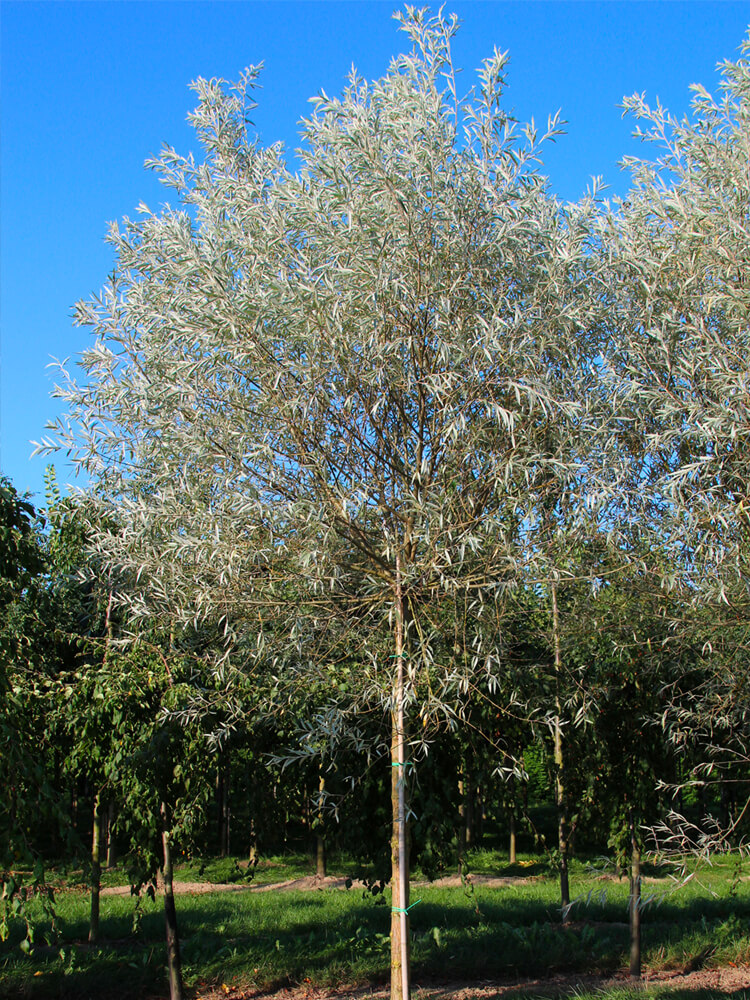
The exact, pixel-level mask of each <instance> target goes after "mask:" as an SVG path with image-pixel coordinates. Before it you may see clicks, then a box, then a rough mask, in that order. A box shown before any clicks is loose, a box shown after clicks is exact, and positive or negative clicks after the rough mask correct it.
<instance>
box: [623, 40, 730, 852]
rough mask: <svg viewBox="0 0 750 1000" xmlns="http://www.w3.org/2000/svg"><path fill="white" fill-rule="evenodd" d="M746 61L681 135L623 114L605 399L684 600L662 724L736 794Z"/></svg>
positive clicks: (704, 770)
mask: <svg viewBox="0 0 750 1000" xmlns="http://www.w3.org/2000/svg"><path fill="white" fill-rule="evenodd" d="M742 52H743V55H742V57H741V58H740V59H738V60H736V61H727V62H724V63H722V64H721V65H720V67H719V69H720V71H721V82H720V90H719V93H718V94H717V95H715V96H714V95H711V94H710V93H709V92H708V91H707V90H706V89H705V87H703V86H701V85H695V86H694V87H693V91H694V98H693V103H692V111H691V113H690V114H689V115H687V116H685V117H684V118H682V119H677V118H675V117H674V116H673V115H670V114H669V112H668V111H667V110H666V109H665V108H663V107H662V106H661V105H659V104H657V105H656V106H649V105H648V104H647V103H646V101H645V98H644V97H643V96H641V95H634V96H633V97H630V98H628V99H627V100H626V101H625V104H624V106H625V108H626V110H627V111H628V112H629V113H630V114H631V115H633V116H634V117H635V119H636V120H637V122H638V132H639V133H640V135H641V138H642V139H643V140H644V142H648V143H650V144H652V145H653V147H654V148H655V155H654V156H653V157H652V158H649V157H648V156H647V152H644V154H643V156H642V157H637V158H636V157H634V158H630V160H629V161H628V163H629V166H630V168H631V170H632V172H633V188H632V190H631V192H630V194H629V195H628V198H627V200H626V201H624V202H623V203H622V204H621V205H620V206H619V207H618V210H617V212H616V213H613V214H612V216H611V217H610V219H609V223H608V230H607V233H606V240H607V242H608V246H609V256H610V261H611V264H612V268H611V278H610V280H609V282H608V284H609V287H610V289H611V295H612V298H611V303H612V305H611V313H612V318H613V323H614V324H615V325H616V326H617V327H618V328H619V331H620V334H619V349H618V350H617V351H616V352H614V353H613V354H612V358H611V360H612V365H613V367H612V371H611V374H612V379H611V382H610V385H611V389H610V393H611V396H612V398H613V400H614V399H617V401H618V402H617V407H619V408H620V412H621V414H622V415H623V416H624V417H625V419H624V420H623V421H622V424H621V427H622V430H623V431H624V433H625V434H626V435H627V436H628V437H631V438H635V439H637V440H638V441H639V442H640V449H641V452H642V454H643V455H644V456H645V458H646V461H645V465H644V478H643V483H644V487H645V485H646V482H647V481H649V483H650V486H649V489H648V490H646V489H645V488H644V499H647V500H648V502H649V503H650V510H649V511H647V512H645V516H644V520H649V521H650V522H651V523H652V524H653V525H655V527H656V530H655V536H656V541H655V543H652V547H651V555H650V561H651V562H652V563H653V566H652V571H653V574H654V576H655V577H656V578H657V580H658V581H659V583H661V585H662V587H664V588H671V589H674V591H675V594H676V595H679V596H680V598H681V603H680V602H679V601H675V607H676V608H678V609H679V614H675V616H674V621H673V622H672V629H671V638H670V642H671V644H672V647H673V649H674V650H676V651H677V653H678V654H682V657H683V658H684V659H685V661H686V662H687V664H688V665H689V664H690V663H691V662H692V664H693V667H692V669H693V674H692V676H690V677H689V678H688V679H687V680H686V679H685V677H684V669H683V672H682V674H681V673H678V675H677V676H676V677H674V678H672V681H671V687H670V690H673V691H674V697H673V699H672V704H671V711H670V712H668V713H666V714H665V716H664V718H665V721H666V722H668V723H669V724H670V727H671V733H672V736H673V738H674V740H675V742H676V744H677V745H678V746H679V747H688V746H689V747H696V748H700V753H701V754H702V757H701V758H700V759H699V762H698V766H697V767H696V768H695V770H694V771H693V772H692V773H691V774H690V776H689V777H690V779H691V781H692V782H695V783H697V784H699V785H704V786H705V785H710V784H711V783H714V782H722V781H724V780H726V779H729V780H730V786H729V787H732V788H733V789H735V790H737V791H739V790H741V789H742V788H743V787H744V788H746V784H745V780H744V779H745V776H746V767H747V762H748V760H750V747H749V746H748V743H747V713H748V710H749V708H750V706H749V705H748V697H747V690H748V687H747V682H748V673H747V654H746V650H747V642H748V634H749V633H748V627H749V625H750V602H748V580H749V579H750V504H749V500H748V483H749V482H750V446H749V442H750V369H749V368H748V357H750V285H749V284H748V273H749V269H750V239H749V238H748V232H749V229H748V227H749V226H750V64H749V63H748V60H747V55H748V52H750V38H749V39H746V41H745V43H744V45H743V49H742ZM654 515H655V516H654ZM659 549H660V550H661V551H662V552H663V553H667V552H668V553H669V558H668V559H667V560H664V561H663V562H662V564H661V565H658V564H657V562H656V559H655V557H654V553H655V552H657V551H658V550H659ZM647 561H648V560H647ZM691 652H692V658H691V657H690V655H689V654H690V653H691ZM696 663H697V666H696ZM699 668H700V669H699ZM733 794H734V793H733ZM743 799H744V802H745V805H744V807H742V808H741V809H740V811H739V815H742V813H744V812H745V810H746V809H747V808H748V799H747V795H746V794H744V795H743ZM730 826H731V821H730ZM703 832H704V833H705V831H703ZM710 840H711V838H704V844H706V843H708V842H709V841H710ZM682 846H684V844H683V845H682ZM712 846H714V847H715V846H716V843H715V841H714V843H713V845H712Z"/></svg>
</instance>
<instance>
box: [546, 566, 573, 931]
mask: <svg viewBox="0 0 750 1000" xmlns="http://www.w3.org/2000/svg"><path fill="white" fill-rule="evenodd" d="M550 589H551V595H552V640H553V645H554V654H555V710H556V712H557V715H556V717H555V730H554V740H555V803H556V805H557V849H558V852H559V855H560V910H561V914H562V922H563V923H564V924H565V923H567V922H568V920H569V917H570V879H569V876H568V851H569V843H568V793H567V789H566V787H565V770H564V764H565V759H564V756H563V743H562V727H561V725H560V716H561V713H562V707H561V704H560V680H561V674H562V652H561V649H560V615H559V611H558V607H557V584H555V583H553V584H552V585H551V588H550Z"/></svg>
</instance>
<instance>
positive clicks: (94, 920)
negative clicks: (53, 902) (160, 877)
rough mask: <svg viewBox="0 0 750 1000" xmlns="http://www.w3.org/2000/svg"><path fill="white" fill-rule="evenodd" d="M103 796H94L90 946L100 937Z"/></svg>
mask: <svg viewBox="0 0 750 1000" xmlns="http://www.w3.org/2000/svg"><path fill="white" fill-rule="evenodd" d="M100 806H101V796H100V794H99V792H97V793H96V795H95V796H94V817H93V825H92V831H91V916H90V918H89V944H95V942H96V940H97V938H98V937H99V892H100V889H101V877H102V865H101V858H100V849H101V839H102V817H101V810H100Z"/></svg>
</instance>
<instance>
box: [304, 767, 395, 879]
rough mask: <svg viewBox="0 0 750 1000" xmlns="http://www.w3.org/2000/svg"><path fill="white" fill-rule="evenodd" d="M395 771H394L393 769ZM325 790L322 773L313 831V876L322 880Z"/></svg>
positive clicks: (324, 860)
mask: <svg viewBox="0 0 750 1000" xmlns="http://www.w3.org/2000/svg"><path fill="white" fill-rule="evenodd" d="M394 770H395V769H394ZM325 790H326V779H325V775H324V774H323V771H322V770H321V771H320V772H319V777H318V803H317V816H316V819H317V823H316V830H315V874H316V875H318V876H319V877H320V878H324V877H325V874H326V839H325V829H324V826H323V802H324V797H325Z"/></svg>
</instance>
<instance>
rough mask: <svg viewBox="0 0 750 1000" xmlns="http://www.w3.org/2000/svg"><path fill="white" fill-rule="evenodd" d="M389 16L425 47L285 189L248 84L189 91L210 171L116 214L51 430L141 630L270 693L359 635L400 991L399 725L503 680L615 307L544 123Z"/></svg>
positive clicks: (572, 487)
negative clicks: (543, 172) (236, 657)
mask: <svg viewBox="0 0 750 1000" xmlns="http://www.w3.org/2000/svg"><path fill="white" fill-rule="evenodd" d="M399 20H400V22H401V26H402V28H403V29H404V30H405V31H406V33H407V34H408V36H409V38H410V39H411V43H412V45H413V48H412V51H411V52H410V54H408V55H404V56H401V57H399V58H397V59H395V60H394V61H393V62H392V64H391V66H390V68H389V71H388V73H387V75H386V76H385V77H384V78H383V79H381V80H379V81H377V82H373V83H368V82H365V81H364V80H362V79H360V78H359V77H358V76H356V75H352V77H351V78H350V80H349V83H348V86H347V87H346V89H345V90H344V92H343V94H342V95H341V96H340V97H338V98H329V97H328V96H326V95H325V94H321V95H319V96H318V97H317V98H316V99H315V100H314V106H313V112H312V115H311V117H310V118H309V119H307V120H305V121H304V122H303V123H302V128H303V132H302V135H303V147H302V150H301V151H300V152H299V154H298V155H299V158H300V164H301V165H300V167H299V169H298V171H297V172H296V173H295V172H293V171H292V170H291V169H290V168H289V167H288V166H287V165H286V163H285V161H284V159H283V153H282V150H281V149H280V148H279V147H278V146H273V147H270V148H263V147H261V146H260V145H258V144H257V143H256V142H255V141H254V140H253V138H252V137H251V135H250V134H249V132H248V128H249V126H248V112H249V111H250V110H251V107H252V101H251V98H250V95H251V93H252V88H253V86H254V84H255V80H256V76H257V74H256V71H255V70H250V71H248V72H246V73H245V75H244V76H243V77H242V79H241V80H240V81H239V83H237V84H235V85H232V86H230V85H227V84H225V83H224V82H223V81H217V80H212V81H206V80H199V81H197V83H195V85H194V89H195V90H196V92H197V94H198V97H199V103H198V107H197V109H196V111H195V112H194V113H193V115H192V116H191V121H192V124H193V125H194V127H195V129H196V132H197V135H198V138H199V140H200V144H201V148H202V155H203V158H202V159H201V160H200V161H199V160H196V159H194V158H193V156H187V157H183V156H180V155H178V154H177V153H176V152H175V151H173V150H172V149H165V150H164V151H163V152H162V154H161V155H160V156H159V157H158V158H157V159H156V160H154V161H152V162H151V163H150V166H151V167H152V168H153V169H155V170H156V171H157V172H158V173H159V174H160V176H161V179H162V180H163V181H164V183H165V184H166V185H168V186H171V187H172V188H173V189H174V190H175V192H176V196H177V199H178V201H179V208H178V209H173V208H169V207H165V208H163V209H161V210H160V211H159V212H158V213H152V212H150V211H149V210H148V209H147V208H145V207H143V208H142V217H141V218H140V219H138V220H137V221H130V220H125V221H124V222H123V223H122V224H120V225H114V226H112V228H111V231H110V234H109V240H110V243H111V245H112V246H113V247H114V250H115V253H116V268H115V272H114V276H113V278H112V280H111V281H110V283H109V284H108V285H107V287H106V289H105V290H104V292H103V294H102V295H101V297H99V298H96V299H94V300H92V301H89V302H83V303H81V304H80V305H79V306H78V310H77V319H78V322H79V323H81V324H83V325H88V326H90V327H91V328H92V329H93V333H94V335H95V338H96V341H95V344H94V346H92V347H91V348H90V349H89V350H87V351H86V352H85V353H84V354H83V358H82V367H83V373H84V374H83V378H82V379H81V380H80V384H79V383H77V382H76V381H75V380H74V379H73V378H71V377H68V376H67V375H66V376H64V378H63V380H62V381H61V384H60V388H59V393H60V395H61V396H63V397H64V398H65V399H66V400H67V402H68V406H69V416H68V418H67V420H66V421H62V422H60V424H59V425H57V427H56V428H55V435H54V438H55V442H56V444H57V446H60V445H61V446H63V447H66V448H68V449H69V450H70V451H71V452H72V453H73V455H74V456H75V458H76V459H77V461H78V462H79V463H80V464H81V466H82V467H83V468H85V469H86V470H87V472H88V474H89V475H90V476H91V483H92V491H93V492H94V493H95V494H96V496H97V497H98V498H99V500H100V502H101V503H102V504H104V505H107V504H110V505H112V506H114V507H115V508H116V510H117V523H118V525H119V526H120V527H119V530H118V533H117V535H116V536H115V535H112V536H107V535H106V533H105V534H102V536H101V537H100V538H99V539H98V547H99V549H100V551H101V552H103V553H105V554H106V556H107V558H108V559H109V560H110V562H111V563H112V564H113V565H117V566H119V567H125V568H126V569H127V570H128V572H129V573H130V574H131V577H132V578H137V579H138V580H139V581H140V587H141V588H142V589H140V590H139V589H136V591H135V592H134V594H133V608H132V610H133V615H132V617H131V621H133V622H135V623H137V620H138V615H137V613H136V612H138V610H139V609H142V610H143V611H144V613H145V614H148V615H152V616H153V615H154V614H155V613H156V612H157V611H159V609H160V613H162V614H164V615H165V616H169V617H172V618H173V619H175V618H182V619H186V620H187V619H191V620H192V619H195V618H200V617H202V616H203V617H205V616H208V615H211V614H215V615H216V616H217V617H222V616H223V620H224V622H225V625H226V629H227V636H228V641H230V640H231V638H232V636H233V634H235V633H238V632H239V630H244V637H245V638H244V644H243V649H244V653H243V655H244V656H245V658H246V662H248V661H249V659H250V658H253V657H255V659H256V660H257V664H258V665H259V667H258V668H259V669H260V667H261V666H262V665H263V664H265V666H266V668H267V670H268V671H269V672H271V673H275V674H276V675H277V676H278V677H279V679H280V680H281V679H282V675H283V672H284V671H285V670H287V671H288V670H292V669H293V670H294V671H295V672H296V674H297V675H300V674H304V671H305V669H306V665H309V666H310V668H311V669H312V667H313V666H316V665H319V662H320V660H321V658H323V659H325V655H326V636H330V637H331V646H332V647H333V645H334V644H335V642H337V641H338V639H337V638H336V637H338V636H340V635H341V630H342V629H345V628H346V627H347V626H351V624H352V623H355V626H356V627H354V628H351V627H349V631H348V641H349V642H350V644H352V648H351V650H350V663H356V665H357V670H358V671H359V672H360V674H359V677H358V679H357V691H358V693H359V697H360V698H361V700H362V703H363V704H365V703H366V702H367V703H368V704H370V705H371V704H372V702H373V700H375V701H379V704H380V707H381V709H383V710H385V712H386V714H387V715H389V717H390V720H391V737H390V743H391V750H392V753H391V760H390V764H391V765H392V766H391V768H390V770H391V775H392V782H391V787H392V802H393V839H392V858H393V867H392V890H393V897H392V903H393V906H392V909H393V915H392V925H391V941H392V947H391V973H392V977H391V978H392V987H391V989H392V996H393V997H394V998H400V1000H406V998H407V997H408V995H409V961H408V940H409V930H408V923H409V920H408V909H409V898H408V862H407V850H406V844H407V829H406V819H407V803H406V795H405V787H406V780H405V772H406V765H407V764H408V763H409V762H410V761H409V757H410V747H411V746H412V743H411V741H410V727H409V720H410V719H411V720H415V719H416V717H417V716H418V715H421V716H422V719H423V720H424V719H427V718H429V717H433V718H434V717H437V716H439V715H440V714H441V713H443V714H444V715H445V714H448V715H451V716H452V717H453V718H455V717H456V707H455V699H456V698H458V697H460V694H461V690H462V689H464V690H465V688H466V685H467V683H468V679H469V678H470V677H476V675H477V674H480V675H482V676H483V677H484V678H485V679H486V680H487V681H488V682H489V683H490V684H491V683H492V678H493V677H494V676H496V674H497V672H498V671H499V670H501V669H502V662H501V656H500V654H499V650H500V648H501V637H500V636H499V635H498V630H497V629H496V628H495V627H492V621H493V620H494V616H495V614H496V612H497V609H498V607H500V604H501V600H500V595H501V594H502V590H503V587H505V586H507V585H511V584H512V583H513V582H514V580H516V579H517V578H518V576H519V567H520V564H521V561H522V560H523V561H524V564H525V565H526V568H527V569H528V563H529V562H530V561H533V560H534V559H535V558H536V557H537V556H539V557H540V559H541V561H542V562H543V561H544V560H543V559H542V556H543V553H542V552H541V550H540V547H539V546H538V545H537V546H535V544H534V542H533V539H529V531H530V525H531V520H530V519H529V511H530V510H532V509H538V508H539V507H540V505H543V494H545V493H549V495H550V496H552V497H554V498H555V499H554V501H553V502H554V503H559V502H560V497H561V496H563V495H564V494H566V492H568V493H570V494H578V493H580V489H581V483H582V475H583V466H582V463H581V461H580V456H581V454H582V451H583V446H582V442H583V441H585V440H586V436H587V434H589V433H593V430H592V427H591V426H590V425H591V418H590V414H589V412H588V409H587V403H586V392H585V387H586V385H587V384H588V382H589V381H590V380H591V379H592V377H593V373H594V372H595V368H592V366H591V365H589V364H587V363H586V360H587V359H586V357H585V354H586V352H587V351H588V350H589V347H590V345H589V340H588V338H587V336H585V335H584V334H585V333H586V332H587V331H589V330H590V329H592V328H593V324H594V318H595V315H596V312H597V310H598V309H599V307H600V304H601V301H602V297H601V295H599V294H597V292H596V288H597V285H596V282H595V281H593V280H592V279H591V275H590V273H589V272H590V269H591V268H590V261H591V257H590V254H589V253H588V242H587V241H588V233H589V221H590V215H591V212H592V203H591V200H590V199H589V200H587V201H585V202H584V203H583V204H582V205H581V206H578V207H577V208H573V207H570V206H568V207H566V208H564V207H562V206H561V205H560V204H559V203H557V202H556V201H555V200H554V199H553V198H552V197H550V195H549V193H548V191H547V188H546V182H545V181H544V179H543V178H542V177H541V176H540V175H539V173H538V164H539V160H538V154H539V147H540V144H541V142H542V141H543V139H544V138H547V137H549V136H552V135H554V134H556V132H557V131H558V130H559V129H558V124H557V122H556V121H555V120H553V121H551V122H550V123H549V126H548V128H547V129H546V131H545V135H544V136H539V135H537V133H536V131H535V129H534V127H533V126H529V127H525V128H519V127H517V126H516V124H515V123H514V122H513V121H512V120H511V119H510V118H509V117H508V115H507V114H506V113H505V112H504V111H503V110H502V107H501V103H500V102H501V97H502V91H503V84H504V73H505V66H506V57H505V55H503V54H501V53H499V52H497V51H496V52H495V54H494V55H493V56H492V57H491V58H489V59H488V60H487V61H486V62H485V63H484V65H483V66H482V68H481V69H480V71H479V73H478V80H477V85H476V87H475V89H473V90H472V91H471V92H470V93H469V94H468V95H467V96H465V97H462V96H461V95H460V94H459V93H458V91H457V89H456V87H457V85H456V78H455V75H454V70H453V66H452V62H451V55H450V42H451V38H452V36H453V34H454V32H455V30H456V22H455V19H451V20H445V19H443V18H442V16H438V17H437V18H434V19H430V18H428V17H427V15H426V14H424V13H423V12H419V11H415V10H412V9H410V8H407V11H406V13H404V14H403V15H400V16H399ZM102 523H106V522H105V521H104V520H103V522H102ZM521 549H524V550H525V555H523V556H522V555H520V554H519V553H520V551H521ZM442 607H449V608H451V609H453V612H452V613H455V614H458V613H459V612H460V613H461V614H464V615H466V616H467V620H468V619H469V618H470V620H471V622H472V626H471V628H469V629H466V628H454V627H453V626H451V628H450V629H447V628H446V627H445V621H444V618H443V619H441V608H442ZM342 623H343V624H342ZM250 628H252V629H253V630H254V632H255V633H256V638H255V642H254V643H251V642H248V641H247V633H248V629H250ZM311 636H312V637H313V641H310V637H311ZM418 698H419V701H418Z"/></svg>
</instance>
